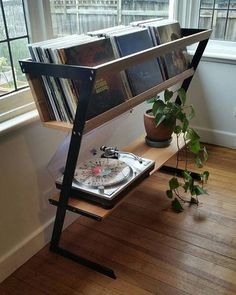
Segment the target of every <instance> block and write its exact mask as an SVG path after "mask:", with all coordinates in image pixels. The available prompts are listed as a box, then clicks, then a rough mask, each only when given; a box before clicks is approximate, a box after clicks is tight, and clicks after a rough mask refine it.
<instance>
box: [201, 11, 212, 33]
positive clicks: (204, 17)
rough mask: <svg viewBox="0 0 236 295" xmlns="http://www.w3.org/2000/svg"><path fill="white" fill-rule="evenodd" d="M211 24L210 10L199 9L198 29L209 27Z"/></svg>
mask: <svg viewBox="0 0 236 295" xmlns="http://www.w3.org/2000/svg"><path fill="white" fill-rule="evenodd" d="M211 24H212V10H201V11H200V18H199V25H198V27H199V28H200V29H210V28H211Z"/></svg>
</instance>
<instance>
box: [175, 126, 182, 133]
mask: <svg viewBox="0 0 236 295" xmlns="http://www.w3.org/2000/svg"><path fill="white" fill-rule="evenodd" d="M181 132H182V129H181V127H180V126H179V125H177V126H175V129H174V133H175V134H180V133H181Z"/></svg>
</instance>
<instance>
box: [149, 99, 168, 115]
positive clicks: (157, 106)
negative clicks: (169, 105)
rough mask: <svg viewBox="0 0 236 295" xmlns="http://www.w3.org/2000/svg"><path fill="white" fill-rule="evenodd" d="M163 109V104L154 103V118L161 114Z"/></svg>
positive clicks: (160, 101) (159, 101)
mask: <svg viewBox="0 0 236 295" xmlns="http://www.w3.org/2000/svg"><path fill="white" fill-rule="evenodd" d="M164 108H165V103H164V102H163V101H162V100H157V101H155V102H154V104H153V106H152V113H153V115H154V116H156V114H157V113H161V112H163V110H164Z"/></svg>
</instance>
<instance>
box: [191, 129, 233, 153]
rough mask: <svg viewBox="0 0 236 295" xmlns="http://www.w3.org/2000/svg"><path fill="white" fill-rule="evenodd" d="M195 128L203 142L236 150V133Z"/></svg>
mask: <svg viewBox="0 0 236 295" xmlns="http://www.w3.org/2000/svg"><path fill="white" fill-rule="evenodd" d="M193 127H194V129H196V130H197V132H198V134H199V135H200V137H201V141H202V142H205V143H211V144H215V145H220V146H224V147H229V148H233V149H236V133H231V132H226V131H221V130H213V129H207V128H202V127H198V126H193Z"/></svg>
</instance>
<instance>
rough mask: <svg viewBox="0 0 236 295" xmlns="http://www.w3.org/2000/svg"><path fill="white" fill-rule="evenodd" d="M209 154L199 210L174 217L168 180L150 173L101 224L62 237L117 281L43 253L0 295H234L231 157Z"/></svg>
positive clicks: (219, 151)
mask: <svg viewBox="0 0 236 295" xmlns="http://www.w3.org/2000/svg"><path fill="white" fill-rule="evenodd" d="M208 150H209V153H210V157H209V160H208V163H207V166H206V167H205V168H207V169H208V170H209V171H210V174H211V176H210V180H209V184H208V187H207V188H208V192H209V195H208V196H202V197H200V202H201V204H200V206H199V207H197V208H196V207H191V208H187V209H186V210H185V211H184V212H183V213H180V214H176V213H173V212H172V211H171V209H170V202H169V200H168V199H167V198H166V197H165V193H164V191H165V189H166V181H167V180H168V178H169V177H170V176H169V175H166V174H162V173H159V172H157V173H155V174H153V175H152V176H151V177H149V178H147V179H146V180H145V181H144V182H143V183H142V184H141V185H140V186H139V187H137V188H136V189H135V190H134V191H133V192H132V193H131V194H130V197H129V198H127V199H126V200H125V202H123V203H122V204H121V205H120V206H119V207H118V208H117V209H116V210H114V212H113V213H112V214H111V215H110V216H109V217H108V218H107V219H105V220H104V221H103V222H101V223H100V222H96V221H93V220H90V219H87V218H85V217H81V218H79V219H78V220H77V221H76V222H75V223H74V224H72V225H71V226H70V227H69V228H68V229H67V230H65V231H64V233H63V239H62V244H63V246H65V247H67V248H69V249H70V250H73V251H74V252H76V253H78V254H79V253H80V254H81V255H84V256H86V257H88V258H91V259H94V260H96V261H97V262H100V263H103V264H105V265H107V266H108V267H111V268H113V269H114V271H115V273H116V275H117V279H116V280H113V279H110V278H108V277H106V276H103V275H101V274H99V273H96V272H95V271H92V270H90V269H88V268H86V267H83V266H80V265H78V264H76V263H75V262H73V261H69V260H67V259H65V258H63V257H61V256H58V255H56V254H54V253H50V252H49V251H48V247H45V248H44V249H43V250H42V251H40V252H39V253H38V254H37V255H35V256H34V257H33V258H32V259H30V260H29V261H28V262H27V263H26V264H25V265H23V266H22V267H21V268H19V269H18V270H17V271H16V272H15V273H13V274H12V275H11V276H10V277H9V278H8V279H6V280H5V281H4V282H3V283H2V284H1V285H0V294H1V295H6V294H9V295H10V294H11V295H23V294H24V295H27V294H32V295H43V294H50V295H62V294H63V295H65V294H68V295H69V294H70V295H71V294H73V295H75V294H80V295H90V294H91V295H97V294H107V295H108V294H109V295H118V294H126V295H132V294H134V295H141V294H143V295H148V294H165V295H166V294H167V295H171V294H174V295H179V294H194V295H196V294H198V295H199V294H206V295H209V294H214V295H216V294H232V295H233V294H236V150H230V149H226V148H220V147H215V146H209V147H208ZM157 152H158V150H157Z"/></svg>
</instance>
